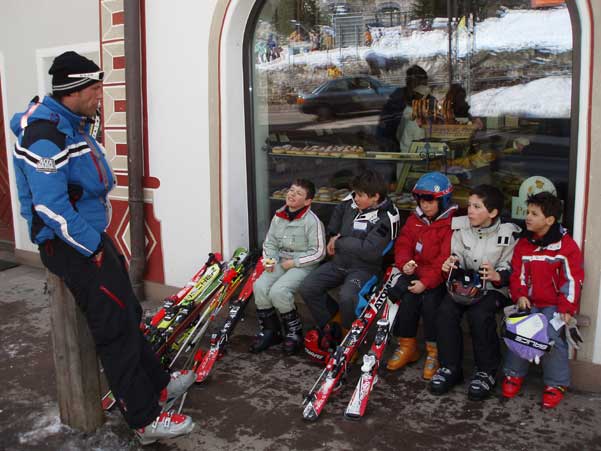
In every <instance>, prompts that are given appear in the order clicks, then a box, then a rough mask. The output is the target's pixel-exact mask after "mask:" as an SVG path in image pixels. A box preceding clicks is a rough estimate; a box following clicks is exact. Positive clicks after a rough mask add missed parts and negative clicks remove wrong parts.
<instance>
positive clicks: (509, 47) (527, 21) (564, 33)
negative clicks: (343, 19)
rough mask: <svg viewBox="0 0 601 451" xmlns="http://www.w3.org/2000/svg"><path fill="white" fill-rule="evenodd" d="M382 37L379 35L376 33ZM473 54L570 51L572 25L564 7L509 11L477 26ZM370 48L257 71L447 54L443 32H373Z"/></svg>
mask: <svg viewBox="0 0 601 451" xmlns="http://www.w3.org/2000/svg"><path fill="white" fill-rule="evenodd" d="M380 32H381V33H382V34H381V36H378V35H379V33H380ZM475 37H476V39H475V51H476V52H478V51H518V50H522V49H530V48H536V49H545V50H548V51H550V52H558V53H559V52H564V51H569V50H571V49H572V26H571V23H570V15H569V13H568V10H567V8H557V9H550V10H510V11H507V13H506V14H505V15H504V16H503V17H499V18H497V17H492V18H489V19H486V20H484V21H483V22H480V23H477V24H476V32H475ZM374 42H375V43H374V45H373V46H372V47H358V48H355V47H352V48H343V49H335V50H330V51H329V52H326V51H317V52H310V53H305V54H302V55H294V56H290V57H288V56H287V55H285V54H283V55H282V58H280V59H278V60H276V61H272V62H270V63H265V64H260V65H258V66H257V67H258V68H259V70H274V69H282V68H284V67H286V66H288V65H289V64H307V65H310V66H320V65H325V64H329V63H334V64H337V63H339V61H340V60H341V59H344V58H345V57H349V56H351V57H357V56H358V57H360V58H363V59H364V58H365V55H366V53H368V52H376V53H378V54H381V55H382V56H386V57H388V58H390V57H404V58H408V59H418V58H426V57H431V56H435V55H446V54H447V52H448V35H447V32H446V30H433V31H426V32H422V31H413V32H412V33H411V34H409V35H404V36H402V35H401V29H400V27H393V28H378V29H377V31H376V30H374ZM467 42H468V39H467V32H466V31H465V30H460V31H459V43H458V51H459V56H464V55H465V53H466V51H467V48H468V46H467Z"/></svg>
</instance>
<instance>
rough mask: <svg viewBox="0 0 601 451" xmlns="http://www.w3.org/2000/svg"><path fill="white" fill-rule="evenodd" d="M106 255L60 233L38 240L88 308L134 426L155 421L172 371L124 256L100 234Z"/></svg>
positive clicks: (111, 379) (48, 262)
mask: <svg viewBox="0 0 601 451" xmlns="http://www.w3.org/2000/svg"><path fill="white" fill-rule="evenodd" d="M102 241H103V245H104V248H103V250H104V258H103V262H102V264H101V266H100V268H99V267H98V266H96V264H95V263H94V262H92V261H91V260H90V259H89V258H87V257H85V256H84V255H82V254H80V253H79V252H77V251H76V250H75V249H73V248H72V247H71V246H69V245H68V244H66V243H65V242H64V241H62V240H61V239H59V238H55V239H53V240H48V241H46V242H44V243H42V244H41V245H40V246H39V249H40V256H41V259H42V263H44V265H45V266H46V267H47V268H48V269H49V270H50V271H51V272H53V273H54V274H56V275H57V276H59V277H60V278H61V279H63V281H64V282H65V285H66V286H67V287H68V288H69V290H70V291H71V293H73V296H74V298H75V301H76V302H77V305H78V306H79V308H80V309H81V310H82V312H83V313H84V315H85V317H86V320H87V322H88V326H89V327H90V331H91V332H92V336H93V338H94V342H95V343H96V352H97V353H98V357H99V358H100V361H101V362H102V366H103V368H104V372H105V374H106V378H107V380H108V384H109V387H110V389H111V391H112V392H113V394H114V395H115V397H116V399H117V405H119V408H120V409H121V412H122V413H123V416H124V417H125V420H126V421H127V423H128V424H129V426H130V427H131V428H140V427H144V426H146V425H148V424H150V423H152V422H153V421H154V419H155V418H156V417H157V416H158V415H159V413H160V411H161V408H160V407H159V404H158V400H159V395H160V392H161V390H162V389H163V388H164V387H166V386H167V384H168V383H169V374H168V373H167V372H166V371H165V370H164V369H163V368H162V366H161V364H160V362H159V360H158V358H157V356H156V354H155V353H154V352H153V350H152V348H151V347H150V344H149V343H148V342H147V341H146V338H144V336H143V334H142V332H141V331H140V321H141V317H142V308H141V307H140V303H139V302H138V299H137V298H136V296H135V295H134V292H133V289H132V287H131V283H130V281H129V276H128V274H127V269H126V267H125V260H124V258H123V256H122V255H121V254H120V253H119V252H118V251H117V248H116V247H115V245H114V244H113V242H112V240H111V238H110V237H109V236H108V235H106V234H104V233H103V234H102Z"/></svg>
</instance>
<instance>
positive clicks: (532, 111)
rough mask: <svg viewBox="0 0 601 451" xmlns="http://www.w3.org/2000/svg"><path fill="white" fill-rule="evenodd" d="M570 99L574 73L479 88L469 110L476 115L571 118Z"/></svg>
mask: <svg viewBox="0 0 601 451" xmlns="http://www.w3.org/2000/svg"><path fill="white" fill-rule="evenodd" d="M571 99H572V77H569V76H554V77H545V78H540V79H538V80H534V81H531V82H529V83H525V84H522V85H516V86H510V87H504V88H493V89H487V90H486V91H481V92H478V93H476V94H474V95H472V97H471V101H470V105H471V108H470V113H471V114H472V115H473V116H477V117H495V116H505V115H515V116H520V117H533V118H569V117H570V111H571Z"/></svg>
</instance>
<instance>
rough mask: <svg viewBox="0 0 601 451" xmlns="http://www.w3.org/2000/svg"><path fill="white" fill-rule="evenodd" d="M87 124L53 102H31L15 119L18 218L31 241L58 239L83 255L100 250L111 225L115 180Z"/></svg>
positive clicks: (13, 119) (101, 149)
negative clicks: (25, 222)
mask: <svg viewBox="0 0 601 451" xmlns="http://www.w3.org/2000/svg"><path fill="white" fill-rule="evenodd" d="M90 125H91V124H90V120H89V119H88V118H86V117H83V116H78V115H77V114H75V113H73V112H72V111H71V110H69V109H68V108H67V107H65V106H64V105H63V104H61V103H60V102H58V101H57V100H55V99H53V98H51V97H44V99H43V100H42V102H37V99H34V100H33V101H32V102H31V103H30V104H29V107H28V109H27V111H26V112H24V113H17V114H15V115H14V116H13V118H12V120H11V123H10V126H11V129H12V131H13V132H14V134H15V135H16V136H17V143H16V144H15V149H14V152H13V161H14V166H15V177H16V181H17V190H18V193H19V201H20V203H21V215H22V216H23V217H24V218H25V219H26V220H27V223H28V224H29V230H30V238H31V241H32V242H34V243H36V244H41V243H43V242H44V241H46V240H49V239H53V238H55V237H56V236H58V237H59V238H60V239H62V240H63V241H65V242H66V243H67V244H69V245H70V246H71V247H73V248H74V249H76V250H77V251H78V252H80V253H81V254H83V255H86V256H90V255H92V254H94V253H95V252H96V250H97V249H98V248H99V246H100V242H101V236H100V235H101V233H102V232H103V231H104V230H105V229H106V227H107V226H108V224H109V221H110V214H111V209H110V203H109V200H108V197H107V196H108V193H109V191H110V190H111V189H112V188H113V185H114V184H115V178H114V175H113V173H112V172H111V169H110V166H109V165H108V162H107V161H106V158H105V152H104V149H103V148H102V146H101V145H100V144H99V143H98V142H97V141H96V140H95V139H94V138H93V137H92V136H90Z"/></svg>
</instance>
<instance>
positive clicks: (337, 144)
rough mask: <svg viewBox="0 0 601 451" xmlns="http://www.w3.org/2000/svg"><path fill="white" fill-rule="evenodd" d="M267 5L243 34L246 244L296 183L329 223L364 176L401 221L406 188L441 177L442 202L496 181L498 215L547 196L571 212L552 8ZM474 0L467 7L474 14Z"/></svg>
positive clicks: (558, 32) (517, 1) (408, 205)
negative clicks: (310, 186)
mask: <svg viewBox="0 0 601 451" xmlns="http://www.w3.org/2000/svg"><path fill="white" fill-rule="evenodd" d="M451 5H453V7H452V8H451V11H447V2H446V1H440V2H438V1H437V2H429V1H428V2H426V1H411V2H408V1H403V0H398V1H388V2H382V1H379V0H363V1H352V0H349V1H344V2H342V1H336V2H334V1H330V2H328V1H323V0H266V1H263V2H262V3H260V4H259V5H257V7H256V8H255V15H254V19H253V20H252V22H251V24H250V25H249V27H250V28H249V31H248V32H247V37H248V38H247V44H246V45H247V47H248V48H249V51H248V55H249V56H248V60H247V68H248V75H249V76H248V77H247V80H248V82H249V84H250V85H251V86H250V88H251V89H249V90H248V91H247V92H249V93H251V94H249V95H250V96H251V97H250V98H249V102H248V104H249V105H251V106H252V111H251V113H252V114H250V115H249V117H250V123H249V131H250V133H249V136H251V137H252V139H251V140H250V142H249V153H248V155H249V174H250V180H252V184H253V187H252V188H253V195H252V196H251V197H252V200H251V206H250V208H249V211H250V213H251V230H252V233H251V236H252V238H253V239H254V240H255V243H256V244H259V243H260V242H261V240H262V239H263V237H264V235H265V233H266V231H267V228H268V225H269V221H270V218H271V216H272V215H273V213H274V211H275V210H276V209H277V208H278V207H280V206H282V204H283V202H284V196H285V190H286V188H287V187H288V186H289V184H290V182H291V181H292V180H294V179H295V178H298V177H302V178H308V179H311V180H312V181H313V182H314V183H315V185H316V186H317V188H318V192H317V196H316V198H315V201H314V204H313V209H314V210H315V211H316V212H317V214H318V215H319V216H320V217H321V218H322V220H323V221H324V223H327V221H328V219H329V216H330V213H331V211H332V208H333V206H335V205H336V204H337V203H338V202H340V200H341V199H343V198H344V197H345V196H346V195H348V192H349V188H350V187H349V182H350V180H351V179H352V177H353V176H354V175H356V174H358V173H359V172H360V171H362V170H363V169H365V168H375V169H376V170H378V171H380V172H381V173H382V174H383V175H384V176H385V177H386V179H387V181H388V182H389V189H390V193H391V194H390V196H391V198H392V199H393V200H394V202H395V203H396V204H397V206H398V207H399V209H401V210H402V211H403V212H404V214H405V215H407V214H409V212H410V211H411V209H412V208H413V207H414V203H413V199H412V197H411V195H410V192H411V188H412V186H413V184H414V183H415V180H416V179H417V178H418V177H419V176H421V175H422V174H424V173H425V172H428V171H433V170H437V171H441V172H444V173H446V174H447V175H448V176H449V178H450V179H451V181H452V182H453V185H454V188H455V191H454V200H455V202H457V203H458V204H459V205H460V206H465V204H466V201H467V197H468V193H469V190H470V188H471V187H474V186H475V185H478V184H481V183H489V184H493V185H495V186H498V187H499V188H500V189H501V190H502V191H503V192H504V194H505V201H506V211H505V214H506V216H509V217H513V219H515V220H519V219H521V218H523V216H524V199H525V196H527V195H528V194H529V193H532V192H536V191H540V190H552V191H555V192H556V193H557V195H558V196H559V197H560V198H561V199H562V201H563V202H564V207H565V210H564V220H565V221H564V222H565V223H566V224H567V225H568V227H569V226H571V221H572V218H573V204H574V202H573V199H572V198H571V196H572V193H573V192H574V189H573V186H574V183H575V181H574V180H573V177H571V176H570V174H571V173H575V171H574V168H573V167H572V166H573V165H574V164H575V161H576V158H575V153H576V146H575V144H574V141H575V140H573V139H572V136H571V125H572V124H571V120H572V117H574V118H576V117H577V114H576V113H577V112H575V111H572V110H571V107H572V98H571V96H572V60H573V54H572V53H573V52H572V49H573V45H572V22H571V20H572V19H571V16H570V12H569V10H568V8H567V6H566V5H565V4H564V3H563V2H560V1H559V2H558V1H554V2H551V3H548V2H547V3H545V2H542V3H541V2H534V1H532V2H531V1H525V0H512V1H509V2H506V1H500V0H499V1H491V2H455V1H454V2H451ZM472 5H473V6H472Z"/></svg>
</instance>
